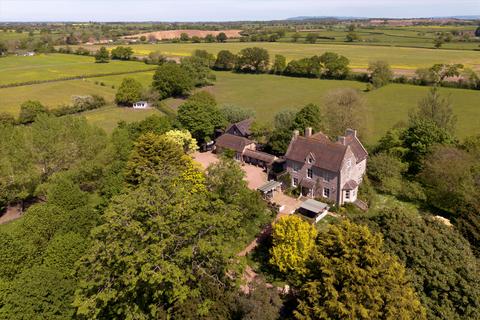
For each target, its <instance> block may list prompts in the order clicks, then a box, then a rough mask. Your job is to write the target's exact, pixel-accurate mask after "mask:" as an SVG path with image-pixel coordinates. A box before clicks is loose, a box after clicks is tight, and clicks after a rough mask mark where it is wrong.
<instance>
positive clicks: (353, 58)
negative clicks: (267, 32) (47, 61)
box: [90, 42, 480, 70]
mask: <svg viewBox="0 0 480 320" xmlns="http://www.w3.org/2000/svg"><path fill="white" fill-rule="evenodd" d="M253 46H257V47H262V48H265V49H267V50H268V51H269V53H270V56H271V57H272V59H273V56H274V55H276V54H282V55H284V56H286V57H287V59H289V60H291V59H298V58H302V57H307V56H313V55H319V54H322V53H324V52H326V51H333V52H336V53H339V54H342V55H344V56H346V57H348V58H349V59H350V67H352V68H366V67H367V66H368V64H369V62H371V61H374V60H385V61H387V62H389V63H390V64H391V66H392V68H395V69H400V70H402V69H404V70H414V69H417V68H419V67H429V66H432V65H433V64H435V63H463V64H464V65H465V66H468V67H471V68H474V69H477V70H480V52H475V51H467V50H444V49H422V48H404V47H387V46H364V45H355V44H305V43H282V42H256V43H243V42H228V43H163V44H139V45H132V48H133V50H134V52H135V53H136V54H137V55H147V54H148V53H149V52H152V51H160V52H162V53H163V54H165V55H167V56H170V57H183V56H188V55H190V54H191V53H192V52H193V51H194V50H195V49H204V50H207V51H209V52H211V53H214V54H217V53H218V51H220V50H224V49H226V50H230V51H232V52H238V51H240V50H241V49H243V48H247V47H253ZM90 49H92V50H95V47H90Z"/></svg>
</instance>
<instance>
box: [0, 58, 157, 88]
mask: <svg viewBox="0 0 480 320" xmlns="http://www.w3.org/2000/svg"><path fill="white" fill-rule="evenodd" d="M151 68H152V66H148V65H146V64H144V63H141V62H135V61H110V62H109V63H95V59H94V58H93V57H85V56H76V55H67V54H48V55H45V54H41V55H36V56H33V57H22V56H9V57H6V58H1V59H0V70H2V72H1V73H0V85H1V84H10V83H19V82H27V81H33V80H53V79H59V78H64V77H72V76H83V75H93V74H101V73H110V72H129V71H138V70H147V69H151Z"/></svg>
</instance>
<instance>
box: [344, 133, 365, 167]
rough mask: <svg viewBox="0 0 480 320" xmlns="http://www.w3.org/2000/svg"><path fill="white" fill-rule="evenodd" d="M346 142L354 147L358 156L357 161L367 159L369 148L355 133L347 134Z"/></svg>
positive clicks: (353, 149) (354, 151)
mask: <svg viewBox="0 0 480 320" xmlns="http://www.w3.org/2000/svg"><path fill="white" fill-rule="evenodd" d="M345 144H346V145H347V146H350V148H351V149H352V152H353V154H354V155H355V158H357V163H359V162H361V161H363V160H365V159H366V158H367V156H368V152H367V150H365V148H364V147H363V145H362V143H361V142H360V140H358V138H357V137H356V136H354V135H347V136H345Z"/></svg>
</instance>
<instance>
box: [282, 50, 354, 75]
mask: <svg viewBox="0 0 480 320" xmlns="http://www.w3.org/2000/svg"><path fill="white" fill-rule="evenodd" d="M349 63H350V62H349V60H348V59H347V58H346V57H344V56H341V55H338V54H336V53H333V52H325V53H324V54H322V55H321V56H313V57H308V58H303V59H300V60H292V61H290V62H289V63H288V65H287V67H286V68H285V71H284V72H283V74H285V75H289V76H296V77H309V78H312V77H314V78H327V79H344V78H346V77H347V75H348V74H349V72H350V69H349V68H348V64H349Z"/></svg>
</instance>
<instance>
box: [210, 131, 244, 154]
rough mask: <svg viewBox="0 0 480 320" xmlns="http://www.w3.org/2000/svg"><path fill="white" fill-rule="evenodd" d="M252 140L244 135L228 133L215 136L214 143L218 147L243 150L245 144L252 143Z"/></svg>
mask: <svg viewBox="0 0 480 320" xmlns="http://www.w3.org/2000/svg"><path fill="white" fill-rule="evenodd" d="M252 143H253V141H252V140H249V139H247V138H244V137H239V136H235V135H233V134H230V133H225V134H222V135H221V136H220V137H218V138H217V140H216V142H215V144H216V145H217V146H218V147H220V148H227V149H232V150H235V151H237V152H243V150H244V149H245V147H246V146H248V145H249V144H252Z"/></svg>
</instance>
